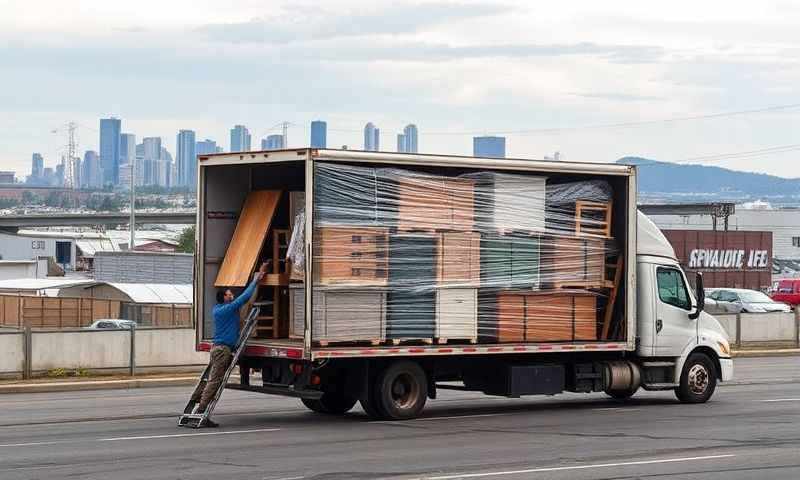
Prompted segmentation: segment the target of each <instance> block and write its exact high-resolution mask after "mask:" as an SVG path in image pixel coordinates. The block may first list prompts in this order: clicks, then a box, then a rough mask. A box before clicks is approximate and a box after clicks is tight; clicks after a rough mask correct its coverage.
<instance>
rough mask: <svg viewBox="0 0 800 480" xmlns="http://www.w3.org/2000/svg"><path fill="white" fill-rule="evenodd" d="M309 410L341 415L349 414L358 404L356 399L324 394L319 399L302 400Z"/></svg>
mask: <svg viewBox="0 0 800 480" xmlns="http://www.w3.org/2000/svg"><path fill="white" fill-rule="evenodd" d="M300 401H301V402H303V405H305V406H306V407H307V408H308V409H309V410H311V411H312V412H317V413H327V414H330V415H340V414H342V413H347V412H349V411H350V410H351V409H352V408H353V407H354V406H355V404H356V401H357V400H356V399H355V398H351V397H348V396H345V395H340V394H335V393H323V394H322V397H320V398H319V399H316V400H314V399H309V398H302V399H300Z"/></svg>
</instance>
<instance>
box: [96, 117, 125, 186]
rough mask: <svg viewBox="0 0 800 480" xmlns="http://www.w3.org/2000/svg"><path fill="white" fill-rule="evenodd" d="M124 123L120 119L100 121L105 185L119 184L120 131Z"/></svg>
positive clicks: (101, 157) (101, 161)
mask: <svg viewBox="0 0 800 480" xmlns="http://www.w3.org/2000/svg"><path fill="white" fill-rule="evenodd" d="M121 129H122V122H121V121H120V119H118V118H113V117H112V118H101V119H100V163H101V164H102V165H103V184H105V185H117V184H118V183H119V163H120V162H119V157H120V149H119V142H120V131H121Z"/></svg>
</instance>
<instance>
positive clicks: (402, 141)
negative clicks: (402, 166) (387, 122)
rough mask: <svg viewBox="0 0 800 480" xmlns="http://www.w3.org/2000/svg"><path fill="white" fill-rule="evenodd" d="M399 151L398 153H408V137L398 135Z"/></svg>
mask: <svg viewBox="0 0 800 480" xmlns="http://www.w3.org/2000/svg"><path fill="white" fill-rule="evenodd" d="M397 151H398V153H403V152H405V151H406V136H405V135H403V134H402V133H398V134H397Z"/></svg>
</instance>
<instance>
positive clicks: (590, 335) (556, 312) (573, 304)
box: [525, 292, 597, 342]
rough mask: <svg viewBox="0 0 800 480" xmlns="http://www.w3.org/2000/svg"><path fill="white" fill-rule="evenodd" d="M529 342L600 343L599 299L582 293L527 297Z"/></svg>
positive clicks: (526, 325)
mask: <svg viewBox="0 0 800 480" xmlns="http://www.w3.org/2000/svg"><path fill="white" fill-rule="evenodd" d="M525 300H526V312H525V313H526V315H525V317H526V318H525V340H526V341H528V342H568V341H573V340H575V341H591V340H597V298H596V297H595V296H594V295H592V294H582V293H571V292H570V293H567V292H565V293H547V294H529V295H526V299H525Z"/></svg>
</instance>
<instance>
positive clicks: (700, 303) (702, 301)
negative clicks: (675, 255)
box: [689, 272, 706, 320]
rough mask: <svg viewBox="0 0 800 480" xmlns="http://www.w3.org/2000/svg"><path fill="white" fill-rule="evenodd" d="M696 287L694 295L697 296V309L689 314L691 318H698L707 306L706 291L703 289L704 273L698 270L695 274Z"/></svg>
mask: <svg viewBox="0 0 800 480" xmlns="http://www.w3.org/2000/svg"><path fill="white" fill-rule="evenodd" d="M694 289H695V293H694V296H695V297H697V309H696V310H695V311H694V312H692V313H690V314H689V318H690V319H692V320H697V318H698V317H699V316H700V312H702V311H703V309H705V307H706V291H705V290H704V289H703V274H702V273H701V272H697V275H696V276H695V280H694Z"/></svg>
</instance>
